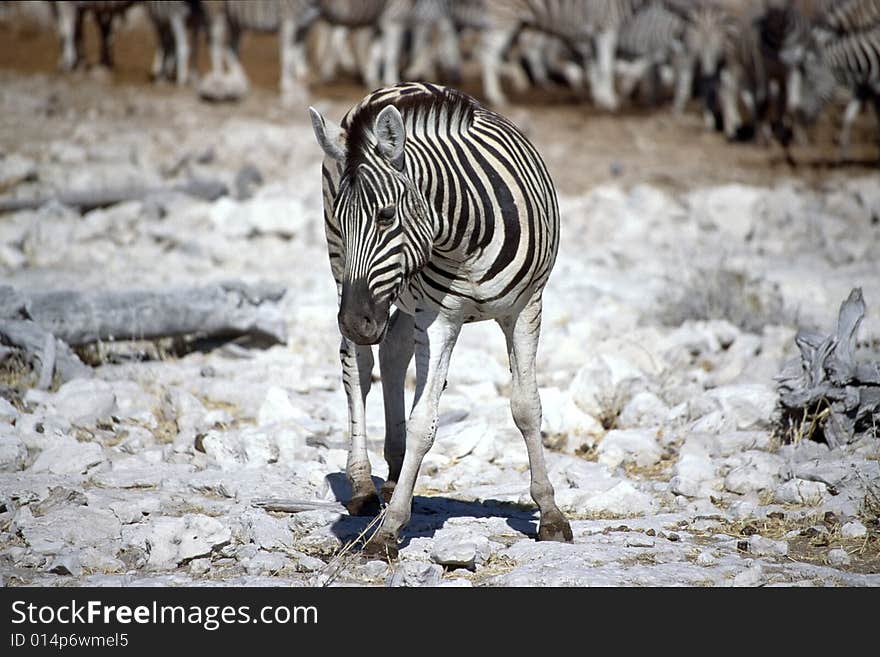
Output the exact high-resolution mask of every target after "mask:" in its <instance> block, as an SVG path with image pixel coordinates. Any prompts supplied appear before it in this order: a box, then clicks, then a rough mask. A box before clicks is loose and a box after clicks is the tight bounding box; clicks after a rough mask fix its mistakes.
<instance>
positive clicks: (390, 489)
mask: <svg viewBox="0 0 880 657" xmlns="http://www.w3.org/2000/svg"><path fill="white" fill-rule="evenodd" d="M396 487H397V482H396V481H386V482H385V483H384V484H382V489H381V490H380V491H379V494H380V495H381V496H382V500H383V501H384V502H385V503H386V504H387V503H388V502H390V501H391V496H392V495H394V489H395V488H396Z"/></svg>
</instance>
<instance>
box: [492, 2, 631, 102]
mask: <svg viewBox="0 0 880 657" xmlns="http://www.w3.org/2000/svg"><path fill="white" fill-rule="evenodd" d="M641 3H642V0H509V1H506V2H491V3H488V4H487V6H486V10H487V24H486V27H485V28H484V31H483V43H482V52H481V67H482V77H483V93H484V95H485V96H486V98H487V100H488V101H489V102H490V103H491V104H492V105H495V106H503V105H505V104H506V102H507V99H506V97H505V95H504V93H503V91H502V89H501V80H500V77H501V72H502V68H503V66H502V65H503V60H504V53H505V51H506V50H507V49H509V48H510V45H511V43H512V42H513V41H514V40H515V39H516V37H517V35H518V34H519V33H520V32H521V31H522V30H524V29H532V30H538V31H541V32H545V33H547V34H549V35H551V36H554V37H556V38H558V39H561V40H562V41H563V42H564V43H566V44H567V45H568V46H569V47H570V48H571V50H572V51H573V53H575V55H576V56H577V58H578V59H580V60H581V61H583V62H587V63H588V64H587V74H588V75H587V77H588V80H589V82H590V89H591V92H592V96H593V100H594V102H596V104H598V105H599V106H600V107H602V108H605V109H611V110H613V109H616V108H617V106H618V100H617V95H616V92H615V89H614V56H615V52H616V49H617V36H618V32H619V30H620V27H621V25H622V24H623V23H624V22H625V21H626V20H627V19H628V18H629V17H630V16H631V15H632V14H633V13H634V12H635V10H636V9H637V8H638V7H639V6H640V5H641Z"/></svg>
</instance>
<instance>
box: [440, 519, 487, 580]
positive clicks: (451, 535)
mask: <svg viewBox="0 0 880 657" xmlns="http://www.w3.org/2000/svg"><path fill="white" fill-rule="evenodd" d="M488 556H489V539H488V538H486V537H485V536H481V535H476V534H474V532H473V531H472V530H469V529H465V528H455V529H451V530H441V531H439V532H437V533H436V534H435V535H434V545H433V546H432V548H431V560H432V561H434V563H438V564H440V565H441V566H448V567H450V568H467V569H469V570H474V569H475V568H476V567H477V565H478V564H481V563H483V562H484V561H485V560H486V559H487V558H488Z"/></svg>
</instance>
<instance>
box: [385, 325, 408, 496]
mask: <svg viewBox="0 0 880 657" xmlns="http://www.w3.org/2000/svg"><path fill="white" fill-rule="evenodd" d="M414 328H415V326H414V323H413V317H412V315H408V314H406V313H404V312H402V311H400V310H396V311H395V312H394V314H393V315H392V316H391V320H390V324H389V327H388V334H387V335H386V336H385V339H384V340H383V341H382V343H381V344H380V345H379V369H380V372H381V373H382V396H383V398H384V401H385V461H386V462H387V463H388V478H387V479H386V480H385V483H384V484H382V491H381V495H382V498H383V499H384V501H385V502H390V501H391V496H392V494H393V493H394V489H395V487H396V486H397V480H398V479H399V478H400V470H401V468H402V467H403V455H404V453H405V452H406V409H405V405H404V386H405V385H406V370H407V367H409V362H410V360H412V355H413V330H414Z"/></svg>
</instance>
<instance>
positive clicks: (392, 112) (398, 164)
mask: <svg viewBox="0 0 880 657" xmlns="http://www.w3.org/2000/svg"><path fill="white" fill-rule="evenodd" d="M373 132H374V133H375V134H376V140H377V141H378V145H379V152H380V153H382V155H384V156H385V157H387V158H388V160H389V161H390V162H391V164H392V165H393V166H394V168H395V169H398V170H402V169H403V145H404V144H405V143H406V128H404V126H403V117H402V116H401V115H400V112H399V111H398V110H397V108H396V107H395V106H394V105H388V106H387V107H386V108H385V109H383V110H382V111H381V112H379V116H377V117H376V125H375V127H374V128H373Z"/></svg>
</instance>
